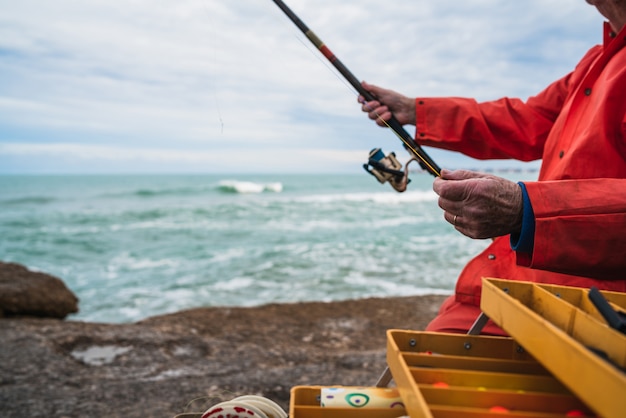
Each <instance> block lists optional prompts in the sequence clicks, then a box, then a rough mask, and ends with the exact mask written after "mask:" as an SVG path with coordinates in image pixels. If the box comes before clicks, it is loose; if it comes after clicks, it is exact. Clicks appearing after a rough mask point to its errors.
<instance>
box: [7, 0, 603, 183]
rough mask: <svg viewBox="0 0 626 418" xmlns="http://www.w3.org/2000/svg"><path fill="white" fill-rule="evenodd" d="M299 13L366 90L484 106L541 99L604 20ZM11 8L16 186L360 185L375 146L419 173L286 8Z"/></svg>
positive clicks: (335, 10) (441, 158)
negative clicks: (121, 179) (290, 181)
mask: <svg viewBox="0 0 626 418" xmlns="http://www.w3.org/2000/svg"><path fill="white" fill-rule="evenodd" d="M286 3H287V4H288V5H289V6H290V7H291V8H292V9H293V10H294V12H295V13H297V14H298V15H299V16H300V18H301V19H302V20H303V21H304V22H305V23H306V24H308V26H309V27H310V28H311V29H312V30H313V31H314V32H315V33H316V34H317V35H318V36H319V37H320V38H321V39H322V40H323V41H325V42H326V44H327V45H328V46H329V47H330V49H331V50H333V52H334V53H335V54H336V55H337V56H338V57H339V59H341V60H342V61H343V62H344V64H346V65H347V66H348V67H349V68H350V69H351V70H352V71H353V72H354V74H355V75H356V76H357V78H360V79H365V80H367V81H369V82H372V83H375V84H379V85H382V86H386V87H389V88H394V89H396V90H399V91H401V92H403V93H405V94H407V95H410V96H417V95H420V96H446V95H455V96H471V97H476V98H477V99H478V100H489V99H497V98H499V97H502V96H517V97H522V98H527V97H528V96H530V95H533V94H535V93H537V92H538V91H540V90H541V89H542V88H543V87H545V86H546V85H547V84H548V83H550V82H551V81H553V80H555V79H557V78H559V77H561V76H562V75H565V74H566V73H567V72H569V71H570V70H571V69H572V68H573V66H574V65H575V64H576V63H577V62H578V60H579V59H580V58H581V56H582V55H583V54H584V53H585V52H586V50H587V49H588V48H589V47H591V46H592V45H594V44H597V43H599V42H600V41H601V26H602V21H603V19H602V17H601V16H600V15H599V14H598V13H597V11H596V10H595V9H594V8H593V7H591V6H589V5H587V4H586V3H585V1H584V0H524V1H512V0H466V1H459V0H389V1H385V2H380V1H375V0H343V1H336V0H288V1H286ZM0 9H1V10H2V13H1V14H0V173H39V172H45V173H95V172H98V173H100V172H106V173H118V172H216V173H222V172H229V173H238V172H239V173H241V172H259V173H260V172H338V171H342V172H345V171H348V172H350V171H357V170H360V166H361V164H362V163H363V162H365V160H366V156H367V152H368V151H369V149H371V148H373V147H376V146H381V147H382V148H383V149H385V150H386V151H391V150H395V151H397V152H398V154H399V155H401V156H402V157H403V158H402V159H406V154H404V152H399V151H401V149H402V146H401V144H400V143H399V141H398V140H397V139H396V138H395V136H393V135H392V134H391V133H390V132H388V131H387V130H385V129H382V128H378V127H376V126H375V125H374V124H373V123H372V122H370V121H369V120H368V119H367V118H366V117H365V116H364V115H363V114H362V113H361V111H360V107H359V106H358V104H357V103H356V93H354V92H353V91H352V89H351V88H349V87H348V86H347V85H346V84H345V83H344V82H343V81H342V79H341V78H340V77H339V76H338V75H336V72H335V71H334V70H333V69H332V67H331V66H330V65H329V64H328V63H327V62H326V61H325V59H323V58H321V56H320V54H319V53H318V52H317V51H316V50H315V48H314V47H312V46H311V45H310V44H309V43H308V41H307V40H306V39H305V38H304V37H303V36H302V35H301V34H300V32H299V31H298V30H297V28H296V27H295V26H294V25H293V24H292V23H291V22H290V21H289V20H288V19H287V18H286V16H284V15H283V14H282V12H281V11H280V10H279V9H278V8H277V7H276V6H275V5H274V3H273V2H272V1H270V0H169V1H163V0H151V1H147V0H107V1H103V0H89V1H79V0H55V1H48V0H20V1H14V0H0ZM407 129H408V128H407ZM409 132H411V133H413V131H412V130H411V129H409ZM427 151H428V153H429V154H430V155H431V156H432V157H433V158H434V159H435V160H436V161H437V162H438V163H439V165H441V166H443V167H459V166H468V165H470V166H471V165H473V164H475V162H474V161H472V160H468V159H463V158H459V157H458V156H457V155H456V154H453V153H448V152H442V151H438V150H433V149H427ZM508 164H510V163H508ZM493 165H494V164H491V166H493ZM487 166H489V164H487Z"/></svg>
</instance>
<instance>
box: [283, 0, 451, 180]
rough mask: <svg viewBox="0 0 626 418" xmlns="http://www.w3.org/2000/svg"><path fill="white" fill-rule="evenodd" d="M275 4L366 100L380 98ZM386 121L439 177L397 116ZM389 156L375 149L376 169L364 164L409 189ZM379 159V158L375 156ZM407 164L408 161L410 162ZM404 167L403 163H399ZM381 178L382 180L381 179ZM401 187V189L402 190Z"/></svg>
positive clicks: (372, 161) (285, 9) (372, 155)
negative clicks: (364, 86) (366, 88)
mask: <svg viewBox="0 0 626 418" xmlns="http://www.w3.org/2000/svg"><path fill="white" fill-rule="evenodd" d="M273 1H274V3H275V4H276V5H277V6H278V7H279V8H280V9H281V10H282V11H283V12H284V13H285V14H286V15H287V17H288V18H289V19H290V20H291V21H292V22H293V23H294V24H295V25H296V26H297V27H298V29H300V30H301V31H302V33H304V34H305V35H306V37H307V38H308V39H309V41H311V43H313V45H315V47H316V48H317V49H318V50H319V51H320V52H321V53H322V55H324V57H326V59H328V61H330V63H331V64H332V65H333V66H334V67H335V68H336V69H337V71H339V73H340V74H341V75H342V76H343V77H344V78H345V79H346V81H348V82H349V83H350V84H351V85H352V87H354V88H355V90H356V91H357V92H358V93H359V94H360V95H361V96H363V98H365V100H366V101H367V102H371V101H373V100H377V98H376V97H374V95H372V93H370V92H369V91H367V90H365V89H364V88H363V86H362V85H361V83H360V82H359V80H358V79H357V78H356V77H355V76H354V74H352V73H351V72H350V70H348V68H347V67H346V66H345V65H344V64H343V63H342V62H341V61H340V60H339V59H338V58H337V57H336V56H335V54H333V53H332V52H331V51H330V49H328V47H327V46H326V45H325V44H324V43H323V42H322V40H321V39H320V38H318V37H317V35H316V34H315V33H314V32H313V31H312V30H311V29H309V28H308V26H307V25H305V24H304V22H303V21H302V20H300V18H299V17H298V16H296V14H295V13H294V12H293V11H292V10H291V9H290V8H289V7H287V5H286V4H285V3H284V2H283V1H282V0H273ZM385 124H386V125H387V126H388V127H389V128H391V130H392V131H393V132H394V133H395V134H396V135H397V136H398V138H399V139H400V140H401V141H402V143H403V144H404V147H405V148H406V149H407V151H409V153H411V154H412V155H413V156H414V159H415V160H416V161H417V162H418V163H419V164H420V166H421V167H422V168H423V169H424V170H426V171H428V172H429V173H430V174H432V175H433V176H435V177H439V176H440V175H441V169H440V168H439V166H438V165H437V163H435V162H434V161H433V160H432V159H431V158H430V156H429V155H428V154H426V152H425V151H424V150H423V149H422V147H420V146H419V144H417V143H416V142H415V141H414V140H413V137H412V136H411V135H410V134H409V133H408V132H407V131H406V130H405V129H404V128H403V127H402V125H401V124H400V122H398V120H397V119H396V118H395V116H393V115H392V116H391V119H389V120H388V121H386V122H385ZM391 156H393V158H392V160H395V154H393V153H392V154H391ZM391 156H389V157H385V156H384V154H382V151H380V149H374V150H372V152H371V153H370V159H369V165H371V166H372V167H374V168H373V169H371V170H370V169H369V168H368V164H366V165H364V167H365V169H366V170H367V171H368V172H369V173H370V174H372V175H374V176H375V177H377V178H378V180H379V181H380V182H381V183H383V182H384V181H383V180H386V181H390V183H391V185H392V186H393V187H394V189H396V190H398V191H404V189H405V188H406V183H407V182H408V181H407V179H406V176H407V175H408V168H407V174H405V173H402V172H401V171H399V170H398V166H397V164H399V163H397V160H395V161H391V162H389V159H388V158H390V157H391ZM376 158H378V159H376ZM407 165H408V163H407ZM400 167H401V165H400ZM403 174H404V187H403V186H402V184H401V183H402V178H401V176H402V175H403ZM381 179H382V180H381ZM400 189H402V190H400Z"/></svg>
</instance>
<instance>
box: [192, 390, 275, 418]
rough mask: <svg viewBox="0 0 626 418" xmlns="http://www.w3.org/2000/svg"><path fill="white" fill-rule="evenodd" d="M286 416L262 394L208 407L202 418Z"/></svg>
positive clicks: (268, 417)
mask: <svg viewBox="0 0 626 418" xmlns="http://www.w3.org/2000/svg"><path fill="white" fill-rule="evenodd" d="M220 416H221V417H225V416H228V417H230V418H287V413H286V412H285V411H283V410H282V408H281V407H280V406H278V404H276V403H275V402H273V401H271V400H269V399H267V398H264V397H262V396H254V395H246V396H240V397H238V398H235V399H233V400H230V401H226V402H221V403H219V404H217V405H214V406H212V407H210V408H209V409H208V410H207V411H206V412H205V413H204V414H202V418H217V417H220Z"/></svg>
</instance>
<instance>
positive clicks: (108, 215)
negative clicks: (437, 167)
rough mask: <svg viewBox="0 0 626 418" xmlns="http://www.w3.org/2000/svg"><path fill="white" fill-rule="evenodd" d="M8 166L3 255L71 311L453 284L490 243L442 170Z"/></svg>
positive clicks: (132, 313) (0, 195)
mask: <svg viewBox="0 0 626 418" xmlns="http://www.w3.org/2000/svg"><path fill="white" fill-rule="evenodd" d="M412 177H413V181H412V183H411V184H410V185H409V190H408V191H407V192H405V193H401V194H400V193H396V192H395V191H393V190H392V189H391V188H390V187H389V186H388V185H380V184H379V183H378V182H377V181H376V180H375V179H374V178H372V177H370V176H368V175H367V174H365V173H364V174H354V175H338V176H331V175H284V176H281V175H263V176H253V175H240V176H237V175H229V176H214V175H195V176H185V175H152V176H140V175H132V176H120V175H116V176H0V237H1V239H0V260H2V261H12V262H17V263H21V264H24V265H26V266H27V267H29V268H31V269H33V270H40V271H44V272H47V273H50V274H53V275H55V276H57V277H59V278H61V279H63V281H64V282H65V283H66V284H67V286H68V287H69V288H70V289H71V290H72V291H73V292H74V293H75V294H76V295H77V296H78V297H79V299H80V305H79V307H80V312H79V313H78V314H76V315H72V316H71V317H70V318H71V319H79V320H86V321H94V322H111V323H120V322H130V321H136V320H140V319H143V318H146V317H148V316H153V315H158V314H164V313H170V312H174V311H178V310H181V309H186V308H193V307H204V306H254V305H260V304H266V303H271V302H298V301H312V300H321V301H330V300H343V299H351V298H361V297H369V296H406V295H417V294H426V293H450V292H451V291H452V289H453V288H454V283H455V280H456V277H457V276H458V274H459V272H460V270H461V268H462V267H463V266H464V264H465V263H466V262H467V261H468V260H469V259H470V258H471V256H473V255H475V254H476V253H477V252H479V251H480V250H482V249H483V248H484V247H485V246H486V245H487V244H488V243H487V242H486V241H474V240H470V239H469V238H466V237H463V236H461V235H460V234H458V233H457V232H456V231H455V230H454V229H453V228H452V227H451V226H450V225H448V224H447V223H446V222H445V221H444V220H443V216H442V213H441V211H440V209H439V208H438V206H437V198H436V195H435V194H434V193H433V192H432V177H430V176H428V175H426V174H415V175H413V176H412Z"/></svg>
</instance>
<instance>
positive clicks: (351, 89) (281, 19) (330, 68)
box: [272, 11, 359, 97]
mask: <svg viewBox="0 0 626 418" xmlns="http://www.w3.org/2000/svg"><path fill="white" fill-rule="evenodd" d="M274 13H277V12H276V11H274V12H273V13H272V18H273V19H274V20H276V21H278V22H280V24H281V25H283V26H284V27H285V28H286V29H287V30H288V31H289V33H290V34H291V36H293V37H294V38H295V39H296V40H297V41H298V42H300V43H301V44H302V45H303V46H304V47H305V48H306V49H307V50H308V51H309V53H310V54H311V55H312V56H313V57H315V59H316V60H317V61H318V62H320V63H321V64H322V65H323V66H324V67H326V69H327V70H328V71H329V72H330V73H331V74H332V75H334V76H335V78H336V79H337V80H339V81H340V82H341V84H343V85H344V86H345V87H346V89H348V91H349V92H350V93H352V94H354V95H355V96H356V97H358V96H359V92H357V91H356V90H355V89H354V87H352V85H351V84H350V83H348V82H347V81H346V79H345V78H343V77H341V75H340V74H339V72H338V71H337V70H336V69H335V67H333V66H332V65H330V64H329V63H328V61H327V60H323V59H322V57H320V54H319V51H318V50H317V49H313V48H312V47H311V43H310V42H307V41H305V38H303V36H302V33H301V32H297V31H296V30H295V29H294V27H293V25H288V24H287V21H286V20H285V19H284V17H283V15H281V16H280V17H278V16H276V15H275V14H274Z"/></svg>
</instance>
